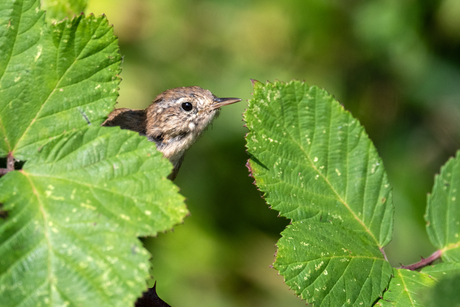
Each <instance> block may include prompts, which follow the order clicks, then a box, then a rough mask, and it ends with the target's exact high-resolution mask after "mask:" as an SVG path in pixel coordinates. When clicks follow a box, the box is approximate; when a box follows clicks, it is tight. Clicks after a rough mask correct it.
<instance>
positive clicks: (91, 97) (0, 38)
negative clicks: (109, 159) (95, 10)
mask: <svg viewBox="0 0 460 307" xmlns="http://www.w3.org/2000/svg"><path fill="white" fill-rule="evenodd" d="M43 17H44V16H43V12H42V11H40V10H39V1H38V0H4V1H1V4H0V156H5V155H6V154H7V153H8V152H12V154H13V156H14V157H15V158H17V159H20V160H27V159H29V158H30V157H32V156H33V155H34V154H35V153H36V152H37V150H38V149H39V148H40V147H41V146H43V144H44V143H46V142H47V141H49V140H50V139H52V138H54V137H57V136H59V135H61V134H63V133H64V132H65V131H71V130H72V129H78V128H81V127H85V126H87V125H88V122H90V123H92V124H94V125H98V124H100V123H101V122H102V121H103V119H104V117H105V116H106V115H107V114H108V113H109V112H110V110H111V109H112V108H113V105H114V104H115V100H116V98H117V96H118V92H117V87H118V84H119V82H120V78H119V77H118V75H117V74H118V73H119V72H120V62H121V56H120V54H119V53H118V46H117V39H116V37H115V36H114V35H113V33H112V32H113V31H112V28H111V27H110V26H109V25H108V23H107V20H106V19H105V17H94V16H89V17H86V18H85V17H84V16H83V15H80V16H78V17H76V18H74V19H72V20H65V21H63V22H60V23H57V24H53V25H47V24H45V23H44V21H43Z"/></svg>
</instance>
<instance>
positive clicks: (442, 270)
mask: <svg viewBox="0 0 460 307" xmlns="http://www.w3.org/2000/svg"><path fill="white" fill-rule="evenodd" d="M422 272H423V273H426V274H428V275H429V276H430V277H432V278H433V279H436V281H437V283H436V285H435V286H434V287H432V288H431V289H429V290H430V291H428V293H427V294H426V295H425V296H424V297H425V301H426V302H427V304H426V306H429V307H436V306H449V307H459V306H460V292H459V291H458V285H459V284H460V263H459V262H448V263H439V264H436V265H433V266H429V267H425V268H423V269H422Z"/></svg>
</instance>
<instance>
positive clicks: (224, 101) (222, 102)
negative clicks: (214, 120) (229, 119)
mask: <svg viewBox="0 0 460 307" xmlns="http://www.w3.org/2000/svg"><path fill="white" fill-rule="evenodd" d="M238 101H241V99H239V98H217V97H215V98H214V104H213V105H212V109H213V110H215V109H219V108H220V107H223V106H226V105H229V104H232V103H235V102H238Z"/></svg>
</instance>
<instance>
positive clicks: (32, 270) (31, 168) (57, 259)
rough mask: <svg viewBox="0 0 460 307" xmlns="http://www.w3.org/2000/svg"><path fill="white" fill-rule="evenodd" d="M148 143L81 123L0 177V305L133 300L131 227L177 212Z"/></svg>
mask: <svg viewBox="0 0 460 307" xmlns="http://www.w3.org/2000/svg"><path fill="white" fill-rule="evenodd" d="M170 171H171V164H170V163H169V161H167V160H166V159H164V158H163V157H162V155H161V153H159V152H158V151H156V149H155V146H154V144H153V143H151V142H148V141H147V140H146V139H145V138H143V137H140V136H139V135H137V133H134V132H131V131H127V130H120V129H117V128H106V127H103V128H101V127H92V128H91V127H88V128H84V129H80V130H78V131H75V132H72V133H67V134H65V135H63V136H60V137H58V138H55V139H54V140H52V141H51V142H49V143H48V144H46V145H45V146H44V147H43V148H42V149H41V151H40V153H39V154H38V157H36V158H34V159H31V160H29V161H28V162H27V163H26V164H25V165H24V168H23V170H20V171H14V172H10V173H8V174H7V175H6V176H4V177H3V178H1V180H0V202H1V203H3V210H5V211H6V212H7V213H8V217H7V218H6V219H0V297H1V300H0V306H133V302H134V301H135V299H136V297H138V296H140V294H141V292H142V291H143V290H145V288H146V278H147V276H148V268H149V262H148V258H149V255H148V253H147V251H146V250H145V249H144V248H143V247H142V244H141V243H140V241H139V240H138V239H137V236H147V235H149V236H151V235H155V234H156V233H157V232H159V231H165V230H167V229H170V228H171V227H172V226H173V225H174V224H177V223H179V222H181V221H182V219H183V218H184V216H185V215H186V214H187V210H186V208H185V205H184V204H183V198H182V197H181V196H180V195H179V194H178V193H177V188H176V187H175V186H174V185H173V183H172V182H171V181H169V180H167V179H166V176H167V175H168V174H169V173H170Z"/></svg>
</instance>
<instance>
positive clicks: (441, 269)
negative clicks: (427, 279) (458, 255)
mask: <svg viewBox="0 0 460 307" xmlns="http://www.w3.org/2000/svg"><path fill="white" fill-rule="evenodd" d="M422 272H423V273H426V274H428V275H430V276H431V277H433V278H434V279H436V280H438V279H440V278H443V277H444V276H446V275H453V274H460V262H445V263H438V264H436V265H430V266H426V267H424V268H423V269H422Z"/></svg>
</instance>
